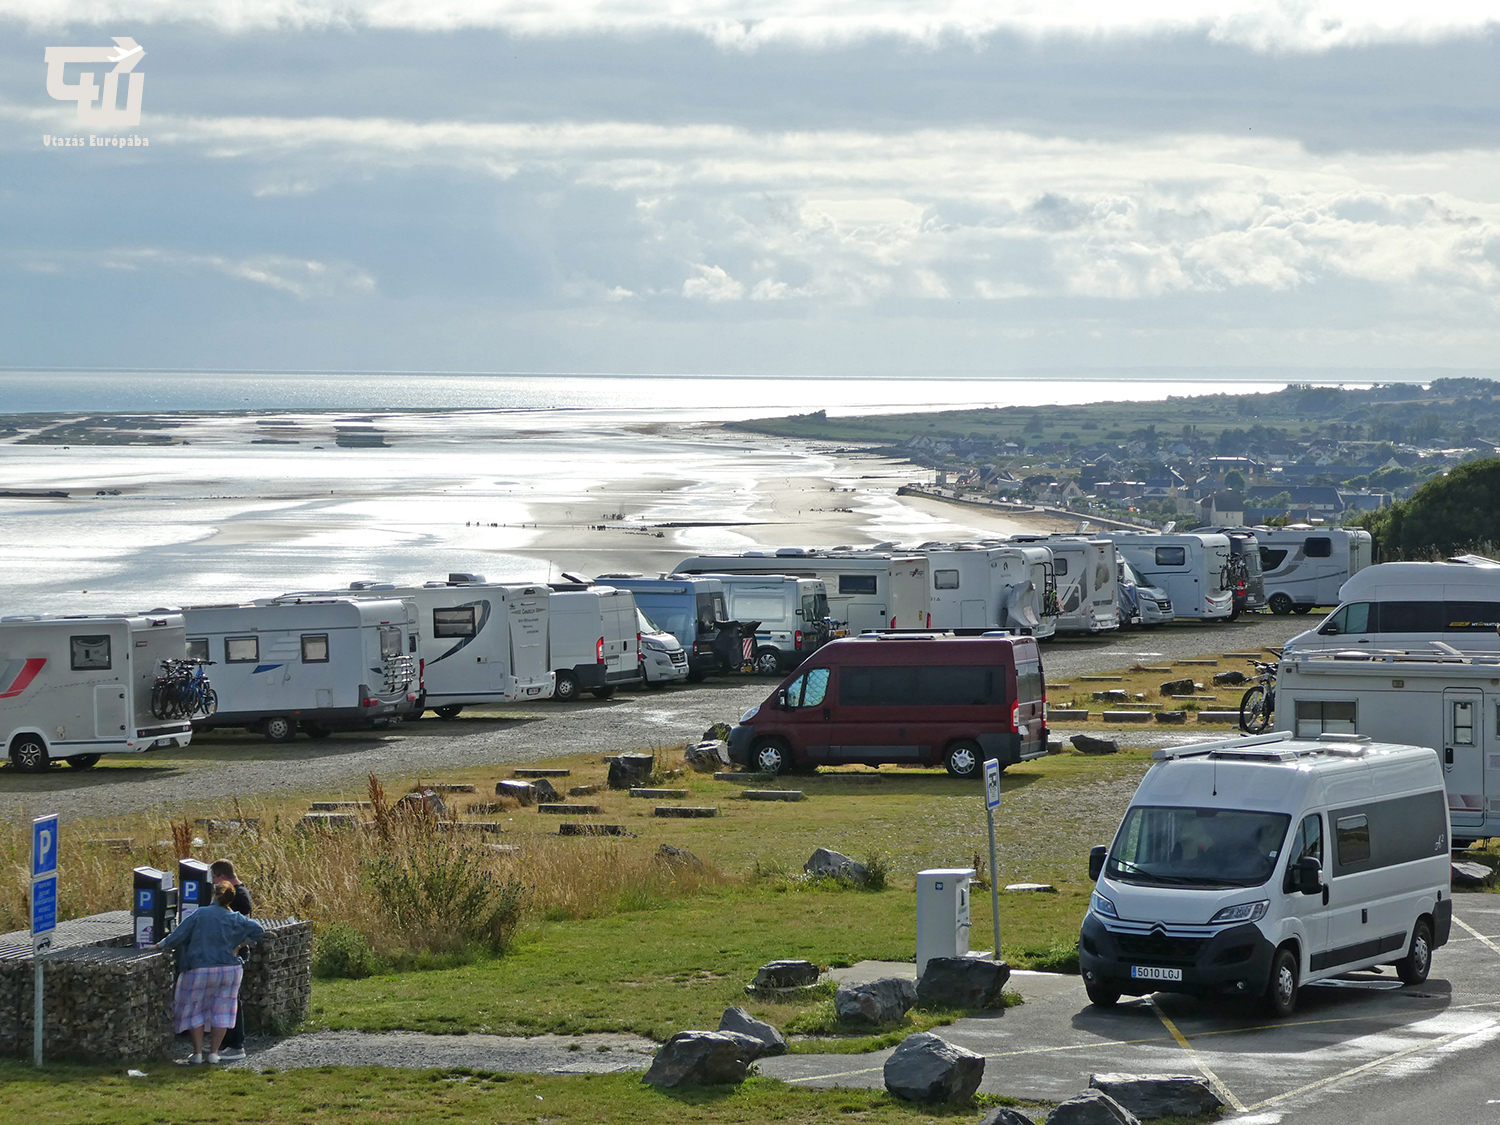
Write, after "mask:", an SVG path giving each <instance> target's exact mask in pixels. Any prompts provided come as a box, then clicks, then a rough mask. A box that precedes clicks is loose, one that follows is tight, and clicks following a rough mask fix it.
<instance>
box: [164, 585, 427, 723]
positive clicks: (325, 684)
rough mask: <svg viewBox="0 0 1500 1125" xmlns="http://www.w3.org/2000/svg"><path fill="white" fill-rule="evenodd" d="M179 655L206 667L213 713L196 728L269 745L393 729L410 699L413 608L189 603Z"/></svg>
mask: <svg viewBox="0 0 1500 1125" xmlns="http://www.w3.org/2000/svg"><path fill="white" fill-rule="evenodd" d="M182 616H183V620H184V622H185V623H186V625H187V641H188V655H189V656H190V657H191V658H193V659H195V660H211V661H213V662H214V671H213V684H214V690H215V691H216V692H218V695H219V708H218V710H217V711H216V712H215V713H214V714H212V715H209V716H207V717H205V718H200V719H196V720H194V724H193V725H194V727H195V728H196V729H198V730H213V729H214V728H216V727H244V728H246V729H250V730H258V731H260V732H261V734H263V735H264V736H265V737H266V739H267V740H268V741H270V742H290V741H291V740H292V739H294V738H296V737H297V732H298V730H301V731H302V732H303V733H304V734H306V735H308V737H310V738H322V737H324V736H325V735H327V734H329V733H330V732H331V731H335V730H352V729H357V728H361V727H372V726H377V725H386V724H389V723H393V722H399V721H400V720H401V719H402V718H403V717H404V716H406V715H408V714H410V713H411V712H412V711H413V710H414V708H415V706H416V704H417V700H418V698H419V692H420V685H419V682H418V661H419V660H420V655H419V654H420V640H419V637H418V632H417V610H416V606H415V605H413V604H412V603H411V602H409V601H402V600H401V599H399V598H351V597H338V598H332V597H316V596H310V597H305V598H302V597H295V596H293V597H289V598H281V599H275V600H273V601H269V602H249V603H244V604H239V605H207V606H189V607H187V608H186V609H184V610H183V611H182Z"/></svg>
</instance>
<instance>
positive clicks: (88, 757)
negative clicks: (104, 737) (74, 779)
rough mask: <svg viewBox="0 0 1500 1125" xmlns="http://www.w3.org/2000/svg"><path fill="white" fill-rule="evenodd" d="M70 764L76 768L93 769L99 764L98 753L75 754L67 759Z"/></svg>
mask: <svg viewBox="0 0 1500 1125" xmlns="http://www.w3.org/2000/svg"><path fill="white" fill-rule="evenodd" d="M67 762H68V765H70V766H72V767H73V768H74V769H75V770H91V769H93V768H94V767H95V766H97V765H98V764H99V755H98V754H75V755H73V757H71V758H69V759H67Z"/></svg>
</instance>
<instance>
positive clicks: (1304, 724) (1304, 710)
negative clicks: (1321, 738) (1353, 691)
mask: <svg viewBox="0 0 1500 1125" xmlns="http://www.w3.org/2000/svg"><path fill="white" fill-rule="evenodd" d="M1354 717H1355V710H1354V701H1353V700H1352V699H1299V700H1297V737H1298V738H1317V737H1318V735H1320V734H1357V733H1358V731H1356V730H1355V721H1354Z"/></svg>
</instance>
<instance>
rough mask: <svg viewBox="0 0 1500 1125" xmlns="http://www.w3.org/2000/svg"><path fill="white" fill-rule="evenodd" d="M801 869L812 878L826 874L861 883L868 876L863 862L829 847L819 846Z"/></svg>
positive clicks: (834, 877)
mask: <svg viewBox="0 0 1500 1125" xmlns="http://www.w3.org/2000/svg"><path fill="white" fill-rule="evenodd" d="M802 870H803V872H804V873H805V874H808V875H811V876H812V877H813V878H814V879H816V878H818V877H820V876H828V877H830V878H833V879H847V880H848V881H849V882H851V883H859V884H861V885H863V883H864V881H865V880H866V879H867V878H868V877H869V873H868V872H867V871H866V870H865V865H864V864H863V863H860V862H859V861H858V860H853V859H850V858H849V857H848V856H846V855H842V854H840V853H839V852H836V851H833V850H832V849H830V848H819V849H818V850H817V851H815V852H813V854H812V855H811V856H809V857H808V860H807V862H806V863H804V864H803V865H802Z"/></svg>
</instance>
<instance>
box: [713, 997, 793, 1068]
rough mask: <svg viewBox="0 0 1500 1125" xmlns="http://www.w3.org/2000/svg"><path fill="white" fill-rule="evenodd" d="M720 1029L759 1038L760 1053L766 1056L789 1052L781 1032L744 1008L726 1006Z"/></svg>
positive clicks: (720, 1018)
mask: <svg viewBox="0 0 1500 1125" xmlns="http://www.w3.org/2000/svg"><path fill="white" fill-rule="evenodd" d="M719 1030H720V1031H731V1032H734V1033H735V1034H737V1035H748V1036H750V1037H751V1038H752V1039H759V1040H760V1042H761V1050H760V1054H761V1055H762V1056H764V1057H770V1056H772V1055H784V1054H786V1052H787V1046H786V1039H785V1038H783V1037H782V1034H781V1032H779V1031H777V1030H776V1029H775V1028H774V1027H772V1026H771V1025H770V1024H768V1023H766V1021H765V1020H758V1019H756V1018H755V1017H754V1016H752V1015H751V1014H750V1013H749V1012H747V1011H745V1009H744V1008H725V1009H724V1014H723V1015H722V1016H721V1017H719Z"/></svg>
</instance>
